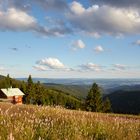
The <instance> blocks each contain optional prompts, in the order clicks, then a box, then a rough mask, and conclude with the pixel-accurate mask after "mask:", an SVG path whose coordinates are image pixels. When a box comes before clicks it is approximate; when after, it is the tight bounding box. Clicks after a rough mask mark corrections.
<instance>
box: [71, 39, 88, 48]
mask: <svg viewBox="0 0 140 140" xmlns="http://www.w3.org/2000/svg"><path fill="white" fill-rule="evenodd" d="M72 46H73V49H74V50H77V49H83V48H85V47H86V45H85V43H84V42H83V41H82V40H81V39H79V40H76V41H73V43H72Z"/></svg>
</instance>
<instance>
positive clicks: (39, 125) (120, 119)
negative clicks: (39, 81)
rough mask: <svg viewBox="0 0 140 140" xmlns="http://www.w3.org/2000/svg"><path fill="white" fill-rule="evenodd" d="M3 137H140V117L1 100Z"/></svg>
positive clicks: (15, 139)
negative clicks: (19, 103)
mask: <svg viewBox="0 0 140 140" xmlns="http://www.w3.org/2000/svg"><path fill="white" fill-rule="evenodd" d="M0 140H140V117H139V116H127V115H113V114H102V113H89V112H84V111H73V110H67V109H63V108H61V107H55V108H54V107H49V106H42V107H41V106H33V105H11V104H4V103H0Z"/></svg>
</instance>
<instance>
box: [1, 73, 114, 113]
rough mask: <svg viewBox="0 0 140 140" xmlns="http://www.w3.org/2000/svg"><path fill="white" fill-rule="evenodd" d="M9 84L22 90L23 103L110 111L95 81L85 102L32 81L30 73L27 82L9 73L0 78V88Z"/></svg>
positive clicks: (109, 105) (107, 101)
mask: <svg viewBox="0 0 140 140" xmlns="http://www.w3.org/2000/svg"><path fill="white" fill-rule="evenodd" d="M11 86H12V87H13V88H19V89H20V90H21V91H23V93H24V94H25V96H24V97H23V102H24V103H25V104H37V105H53V106H57V105H60V106H63V107H65V108H69V109H81V110H87V111H92V112H111V104H110V101H109V99H108V98H106V99H104V100H103V97H102V94H101V90H100V88H99V87H98V85H97V84H96V83H94V84H93V85H92V87H91V89H90V91H89V93H88V95H87V98H86V100H85V102H83V101H82V100H80V99H78V98H76V97H75V96H72V95H70V94H68V93H65V92H63V91H61V90H57V89H50V88H47V87H46V86H44V85H43V84H41V83H40V82H39V81H38V82H37V83H34V82H33V80H32V77H31V75H29V77H28V80H27V82H25V81H17V80H15V79H12V78H10V76H9V75H7V77H3V78H2V79H1V80H0V88H9V87H11Z"/></svg>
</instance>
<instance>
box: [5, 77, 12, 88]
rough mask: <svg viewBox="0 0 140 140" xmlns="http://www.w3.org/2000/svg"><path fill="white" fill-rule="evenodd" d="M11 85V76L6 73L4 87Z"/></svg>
mask: <svg viewBox="0 0 140 140" xmlns="http://www.w3.org/2000/svg"><path fill="white" fill-rule="evenodd" d="M11 86H12V81H11V78H10V76H9V74H8V75H7V77H6V88H7V89H8V88H10V87H11Z"/></svg>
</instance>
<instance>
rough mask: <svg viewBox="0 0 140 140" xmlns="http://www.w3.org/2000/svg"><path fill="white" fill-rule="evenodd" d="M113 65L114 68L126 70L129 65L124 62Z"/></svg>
mask: <svg viewBox="0 0 140 140" xmlns="http://www.w3.org/2000/svg"><path fill="white" fill-rule="evenodd" d="M113 67H114V70H126V69H127V67H128V66H126V65H123V64H114V65H113Z"/></svg>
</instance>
